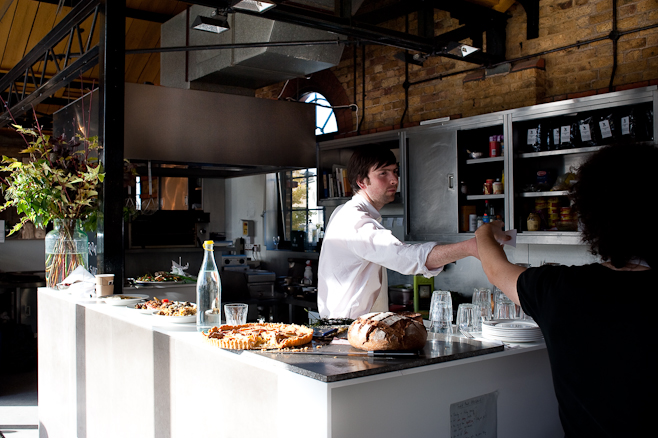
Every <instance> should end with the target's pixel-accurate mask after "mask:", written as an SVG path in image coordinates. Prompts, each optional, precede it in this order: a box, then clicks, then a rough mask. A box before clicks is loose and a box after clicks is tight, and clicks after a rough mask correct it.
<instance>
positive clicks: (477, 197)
mask: <svg viewBox="0 0 658 438" xmlns="http://www.w3.org/2000/svg"><path fill="white" fill-rule="evenodd" d="M466 199H467V200H469V201H479V200H482V199H505V195H504V194H500V195H467V196H466Z"/></svg>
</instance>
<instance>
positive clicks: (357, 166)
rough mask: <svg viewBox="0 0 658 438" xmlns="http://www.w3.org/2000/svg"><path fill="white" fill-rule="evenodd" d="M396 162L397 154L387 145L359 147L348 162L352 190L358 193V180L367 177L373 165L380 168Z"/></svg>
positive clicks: (348, 178)
mask: <svg viewBox="0 0 658 438" xmlns="http://www.w3.org/2000/svg"><path fill="white" fill-rule="evenodd" d="M396 163H397V159H396V158H395V154H394V153H393V152H392V151H391V150H390V149H389V148H387V147H384V146H375V145H369V146H361V147H359V148H357V149H356V150H355V151H354V153H353V154H352V156H351V157H350V161H349V162H348V163H347V180H348V181H349V182H350V185H351V186H352V191H353V192H354V193H357V192H358V191H359V190H360V189H359V185H358V184H357V183H356V182H357V181H358V180H361V179H364V178H366V177H367V176H368V172H370V168H371V167H372V166H375V169H379V168H380V167H384V166H390V165H391V164H396Z"/></svg>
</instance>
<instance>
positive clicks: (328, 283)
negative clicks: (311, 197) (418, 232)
mask: <svg viewBox="0 0 658 438" xmlns="http://www.w3.org/2000/svg"><path fill="white" fill-rule="evenodd" d="M347 178H348V180H349V182H350V185H351V186H352V190H353V191H354V192H355V195H354V196H353V197H352V199H351V200H349V201H348V202H347V203H345V204H343V205H341V206H339V207H337V208H336V210H335V211H334V213H333V214H332V215H331V218H330V219H329V223H328V225H327V228H326V230H325V236H324V241H323V242H322V251H321V253H320V261H319V266H318V310H319V312H320V316H321V317H322V318H351V319H355V318H357V317H359V316H361V315H363V314H366V313H369V312H385V311H388V284H387V280H386V268H388V269H392V270H394V271H397V272H400V273H401V274H406V275H419V274H422V275H424V276H425V277H427V278H429V277H433V276H435V275H438V274H439V273H440V272H441V271H442V270H443V266H444V265H446V264H447V263H451V262H454V261H456V260H459V259H462V258H464V257H468V256H473V257H477V256H478V253H477V245H476V242H475V238H473V239H469V240H466V241H463V242H459V243H453V244H449V245H438V244H437V243H435V242H428V243H422V244H415V245H410V244H405V243H403V242H400V241H399V240H398V239H397V238H396V237H395V236H393V234H392V233H391V231H390V230H387V229H386V228H384V227H383V226H382V224H381V215H380V214H379V211H380V210H381V209H382V207H384V205H386V204H388V203H389V202H391V201H393V200H394V199H395V193H396V192H397V187H398V182H399V180H398V165H397V160H396V158H395V155H394V154H393V152H391V151H390V150H389V149H387V148H382V147H363V148H359V149H357V150H356V151H355V152H354V154H353V155H352V157H351V158H350V161H349V163H348V165H347Z"/></svg>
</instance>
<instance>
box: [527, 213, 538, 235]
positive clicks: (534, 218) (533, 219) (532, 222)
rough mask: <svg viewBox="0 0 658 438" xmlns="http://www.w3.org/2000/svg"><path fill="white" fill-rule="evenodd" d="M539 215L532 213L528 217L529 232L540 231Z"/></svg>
mask: <svg viewBox="0 0 658 438" xmlns="http://www.w3.org/2000/svg"><path fill="white" fill-rule="evenodd" d="M539 222H540V220H539V215H538V214H537V213H530V214H529V215H528V231H539Z"/></svg>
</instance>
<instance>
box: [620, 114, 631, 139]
mask: <svg viewBox="0 0 658 438" xmlns="http://www.w3.org/2000/svg"><path fill="white" fill-rule="evenodd" d="M630 121H631V120H630V117H629V116H626V117H622V118H621V135H628V134H630V133H631V123H630Z"/></svg>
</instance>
